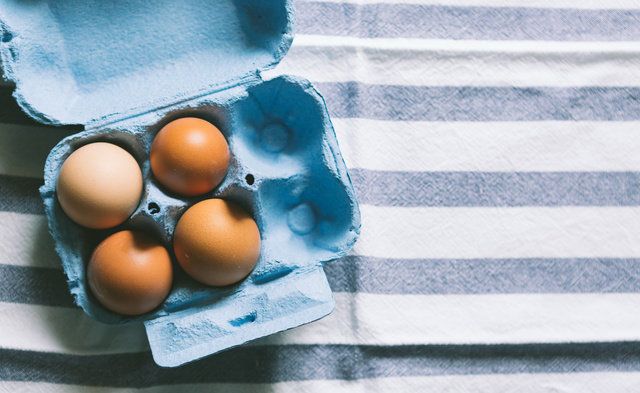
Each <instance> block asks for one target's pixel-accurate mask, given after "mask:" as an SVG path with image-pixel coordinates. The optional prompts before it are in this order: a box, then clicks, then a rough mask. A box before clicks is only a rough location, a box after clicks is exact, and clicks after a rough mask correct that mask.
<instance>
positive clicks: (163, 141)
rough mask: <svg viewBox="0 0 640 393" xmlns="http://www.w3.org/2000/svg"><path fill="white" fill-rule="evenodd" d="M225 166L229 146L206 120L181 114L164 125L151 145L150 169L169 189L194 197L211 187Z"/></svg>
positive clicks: (227, 160)
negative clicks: (180, 116) (178, 117)
mask: <svg viewBox="0 0 640 393" xmlns="http://www.w3.org/2000/svg"><path fill="white" fill-rule="evenodd" d="M228 168H229V146H228V145H227V141H226V139H225V138H224V135H222V133H221V132H220V130H219V129H218V128H217V127H216V126H214V125H213V124H211V123H209V122H208V121H206V120H202V119H198V118H195V117H185V118H182V119H178V120H174V121H172V122H171V123H169V124H167V125H166V126H164V127H163V128H162V129H161V130H160V132H158V135H156V137H155V139H154V141H153V144H152V146H151V170H152V171H153V175H154V176H155V177H156V179H158V181H159V182H160V183H161V184H162V185H163V186H165V187H166V188H167V189H169V190H170V191H173V192H175V193H178V194H181V195H185V196H196V195H201V194H204V193H207V192H209V191H211V190H213V189H214V188H215V187H217V186H218V184H220V182H222V180H223V179H224V177H225V175H226V174H227V170H228Z"/></svg>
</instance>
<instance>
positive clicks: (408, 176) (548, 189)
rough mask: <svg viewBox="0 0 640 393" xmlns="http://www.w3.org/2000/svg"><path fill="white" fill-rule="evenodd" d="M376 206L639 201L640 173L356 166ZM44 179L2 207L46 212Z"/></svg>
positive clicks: (10, 195)
mask: <svg viewBox="0 0 640 393" xmlns="http://www.w3.org/2000/svg"><path fill="white" fill-rule="evenodd" d="M350 175H351V179H352V180H353V184H354V186H355V189H356V194H357V195H358V199H359V201H360V203H364V204H369V205H376V206H398V207H400V206H447V207H457V206H637V205H640V172H595V173H594V172H568V173H558V172H542V173H539V172H538V173H536V172H390V171H370V170H365V169H357V168H354V169H351V171H350ZM39 183H40V181H37V180H34V179H29V178H22V177H9V176H1V175H0V211H12V212H18V213H27V214H42V213H43V209H42V201H41V200H40V197H39V194H38V186H39Z"/></svg>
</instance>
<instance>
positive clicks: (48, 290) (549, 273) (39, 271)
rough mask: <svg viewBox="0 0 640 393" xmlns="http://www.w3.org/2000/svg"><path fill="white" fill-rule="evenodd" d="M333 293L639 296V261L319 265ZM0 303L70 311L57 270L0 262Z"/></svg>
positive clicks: (366, 260) (346, 261)
mask: <svg viewBox="0 0 640 393" xmlns="http://www.w3.org/2000/svg"><path fill="white" fill-rule="evenodd" d="M325 271H326V273H327V277H328V279H329V284H330V285H331V288H332V289H333V291H334V292H350V293H355V292H360V293H377V294H421V295H427V294H428V295H433V294H499V293H588V292H595V293H616V292H618V293H622V292H628V293H630V292H640V259H637V258H635V259H615V258H600V259H577V258H576V259H571V258H567V259H561V258H560V259H540V258H531V259H471V260H469V259H461V260H450V259H447V260H438V259H435V260H434V259H382V258H372V257H364V256H355V255H354V256H349V257H345V258H342V259H341V260H338V261H334V262H332V263H329V264H327V265H326V266H325ZM0 301H1V302H8V303H26V304H37V305H43V306H59V307H74V305H73V299H72V298H71V295H70V294H69V292H68V289H67V285H66V283H65V277H64V275H63V274H62V271H61V270H60V269H58V268H32V267H25V266H15V265H2V264H0Z"/></svg>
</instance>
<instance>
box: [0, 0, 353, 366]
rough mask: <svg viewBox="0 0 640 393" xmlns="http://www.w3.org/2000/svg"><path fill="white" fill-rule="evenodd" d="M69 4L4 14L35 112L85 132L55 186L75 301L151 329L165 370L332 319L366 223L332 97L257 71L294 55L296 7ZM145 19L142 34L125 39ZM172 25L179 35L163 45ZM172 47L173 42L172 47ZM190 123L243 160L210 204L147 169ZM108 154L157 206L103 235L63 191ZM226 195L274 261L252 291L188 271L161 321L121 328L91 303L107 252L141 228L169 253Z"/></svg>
mask: <svg viewBox="0 0 640 393" xmlns="http://www.w3.org/2000/svg"><path fill="white" fill-rule="evenodd" d="M61 3H62V2H55V1H49V2H46V1H42V2H38V1H36V2H21V1H17V0H0V5H1V6H0V23H1V25H2V34H3V35H2V37H3V38H2V42H0V53H1V54H2V56H3V64H5V65H6V64H7V63H6V62H7V61H8V64H9V66H8V68H7V70H8V72H7V75H8V76H9V78H10V79H12V80H14V81H15V82H16V85H17V98H18V100H19V102H20V104H21V105H22V106H23V108H24V109H25V110H26V111H27V112H28V113H29V114H31V115H32V116H34V117H35V118H37V119H40V120H43V121H47V122H51V123H78V122H79V123H83V124H85V125H86V126H87V130H86V131H83V132H80V133H78V134H75V135H72V136H70V137H68V138H66V139H64V140H62V141H61V142H60V143H59V144H58V145H57V146H56V147H54V149H53V150H52V151H51V153H50V155H49V157H48V159H47V163H46V167H45V182H44V185H43V186H42V188H41V195H42V198H43V201H44V204H45V212H46V214H47V218H48V222H49V227H50V232H51V234H52V236H53V238H54V240H55V244H56V250H57V252H58V254H59V255H60V257H61V259H62V264H63V267H64V271H65V274H66V276H67V279H68V283H69V289H70V291H71V293H72V294H73V296H74V299H75V301H76V303H77V304H78V305H79V306H80V307H82V309H83V310H84V311H85V312H86V313H87V314H89V315H90V316H92V317H94V318H96V319H98V320H100V321H103V322H106V323H126V322H130V321H133V320H144V321H145V326H146V329H147V334H148V338H149V341H150V344H151V348H152V351H153V355H154V359H155V360H156V362H157V363H158V364H160V365H163V366H178V365H180V364H183V363H186V362H189V361H193V360H195V359H197V358H200V357H202V356H206V355H209V354H212V353H215V352H218V351H221V350H224V349H227V348H229V347H231V346H235V345H240V344H242V343H244V342H246V341H248V340H252V339H256V338H259V337H262V336H265V335H268V334H271V333H275V332H278V331H282V330H285V329H289V328H292V327H295V326H298V325H300V324H303V323H307V322H311V321H313V320H315V319H318V318H321V317H322V316H324V315H326V314H328V313H329V312H330V311H331V310H332V308H333V299H332V296H331V291H330V288H329V286H328V284H327V282H326V277H325V276H324V272H323V271H322V263H324V262H326V261H330V260H332V259H335V258H337V257H340V256H342V255H345V254H346V253H347V252H348V250H349V249H350V248H351V247H352V246H353V244H354V243H355V241H356V239H357V237H358V234H359V231H360V214H359V210H358V205H357V201H356V198H355V195H354V191H353V187H352V185H351V181H350V179H349V176H348V173H347V170H346V166H345V164H344V161H343V160H342V157H341V155H340V151H339V147H338V143H337V140H336V137H335V133H334V131H333V127H332V125H331V121H330V119H329V116H328V113H327V109H326V106H325V103H324V100H323V99H322V97H321V96H320V94H319V93H318V92H317V91H316V90H315V89H314V88H313V86H312V85H311V84H310V83H309V82H307V81H305V80H303V79H300V78H295V77H288V76H283V77H279V78H276V79H273V80H269V81H262V79H261V78H260V73H259V72H258V71H260V70H262V69H266V68H268V67H270V66H272V65H273V64H275V63H276V62H277V61H278V60H279V59H280V57H281V56H282V55H284V52H285V51H286V48H288V46H289V44H290V41H291V30H290V28H291V23H290V19H291V17H292V15H291V6H290V4H289V2H288V1H284V0H283V1H269V2H267V1H259V0H255V1H248V0H237V1H219V2H208V1H195V0H191V1H185V2H184V4H182V3H181V4H182V5H180V6H176V5H175V4H168V3H167V4H154V5H151V4H153V3H152V2H142V1H132V2H128V3H127V7H124V6H114V5H110V6H107V5H103V4H102V3H101V2H97V1H96V2H94V1H85V2H79V1H70V2H67V3H65V4H64V5H63V4H61ZM98 3H100V4H98ZM87 4H89V5H93V12H94V14H91V12H90V11H91V9H90V8H91V7H90V6H89V5H87ZM123 4H124V3H123ZM212 4H215V5H212ZM175 7H178V8H179V10H176V9H175ZM98 15H99V16H98ZM150 15H152V16H153V17H152V16H150ZM212 15H213V17H212ZM194 19H195V20H194ZM131 21H135V22H136V23H138V25H136V26H133V27H131V26H128V25H127V26H125V27H124V28H123V27H122V24H123V23H124V24H125V25H126V24H127V23H130V22H131ZM168 21H173V22H174V23H177V26H172V27H171V28H170V29H168V30H166V31H164V32H163V33H162V34H160V33H158V31H157V29H159V28H160V26H161V25H163V24H165V23H168ZM110 22H111V23H110ZM208 23H210V25H209V24H208ZM38 24H42V26H39V25H38ZM205 25H206V26H205ZM212 26H213V27H212ZM123 29H124V30H123ZM98 30H100V31H98ZM123 32H127V34H123ZM129 33H131V34H133V33H135V34H133V36H131V34H129ZM47 34H49V36H47ZM158 35H161V36H162V37H164V38H165V39H166V40H168V41H166V42H165V43H164V44H163V45H160V44H158V42H157V41H156V40H157V39H159V38H160V37H159V36H158ZM173 35H180V37H173ZM165 36H168V37H165ZM94 37H97V39H94ZM109 37H111V39H114V37H117V38H118V39H120V40H124V42H120V43H118V42H114V41H110V40H109ZM184 37H188V39H184ZM50 40H52V41H53V42H51V41H50ZM92 40H93V41H92ZM167 42H168V43H167ZM49 43H51V45H50V46H49V47H47V45H48V44H49ZM103 46H106V48H107V49H108V50H107V49H105V47H103ZM110 53H111V55H110ZM91 54H93V55H94V56H90V55H91ZM203 59H206V60H207V61H204V62H203V61H202V60H203ZM113 67H115V68H116V69H109V68H113ZM167 78H169V79H171V80H169V81H166V80H167ZM54 79H55V80H54ZM153 85H157V86H153ZM39 86H40V87H41V88H40V87H39ZM55 92H58V93H60V92H62V94H61V95H60V94H58V93H55ZM184 116H195V117H200V118H203V119H206V120H208V121H210V122H212V123H213V124H215V125H217V126H218V128H220V130H221V131H222V133H223V134H224V135H225V137H226V139H227V141H228V143H229V147H230V150H231V154H232V160H231V163H230V168H229V172H228V174H227V176H226V178H225V179H224V181H223V182H222V184H221V185H220V186H219V187H217V188H216V189H215V190H213V191H212V192H210V193H207V194H205V195H202V196H199V197H197V198H183V197H179V196H177V195H174V194H172V193H170V192H168V191H167V190H165V189H164V188H163V187H162V186H161V185H160V184H158V183H157V182H156V180H155V179H154V178H153V176H152V174H151V171H150V165H149V161H148V157H149V149H150V146H151V143H152V141H153V138H154V136H155V134H156V133H157V132H158V131H159V130H160V129H161V128H162V126H164V125H165V124H167V123H168V122H170V121H172V120H174V119H176V118H179V117H184ZM96 141H106V142H112V143H116V144H118V145H120V146H122V147H123V148H125V149H126V150H128V151H129V152H130V153H131V154H132V155H133V156H134V157H135V158H136V159H137V160H138V162H139V163H140V166H141V168H142V171H143V176H144V179H145V191H144V196H143V198H142V200H141V202H140V205H139V206H138V208H137V209H136V211H135V212H134V213H133V215H132V216H131V217H130V219H129V220H128V221H127V222H125V223H124V224H122V225H120V226H119V227H116V228H112V229H109V230H101V231H99V230H89V229H87V228H83V227H81V226H79V225H77V224H75V223H74V222H72V221H71V220H70V219H69V218H68V217H67V216H66V215H65V214H64V213H63V212H62V210H61V208H60V206H59V204H58V202H57V198H56V189H55V187H56V181H57V177H58V174H59V170H60V167H61V165H62V163H63V162H64V160H65V159H66V158H67V157H68V156H69V154H71V153H72V152H73V151H74V150H75V149H77V148H78V147H80V146H83V145H85V144H87V143H91V142H96ZM212 197H220V198H225V199H229V200H233V201H235V202H237V203H239V204H241V205H242V206H243V207H244V208H245V209H247V210H248V211H249V212H251V214H252V215H253V216H254V218H255V219H256V222H257V224H258V227H259V228H260V233H261V238H262V248H261V255H260V260H259V261H258V264H257V266H256V268H255V269H254V271H253V272H252V273H251V275H250V276H249V277H248V278H247V279H246V280H244V281H242V282H241V283H239V284H237V285H233V286H230V287H225V288H214V287H209V286H205V285H203V284H200V283H198V282H196V281H195V280H193V279H191V278H190V277H189V276H187V275H186V274H185V273H184V272H183V271H182V270H181V269H180V267H179V266H178V264H177V263H174V273H175V274H174V285H173V288H172V291H171V293H170V294H169V296H168V298H167V299H166V301H165V302H164V303H163V304H162V305H161V306H160V307H158V308H157V309H156V310H154V311H152V312H150V313H148V314H145V315H142V316H139V317H135V318H132V317H125V316H122V315H118V314H115V313H113V312H110V311H109V310H107V309H105V308H104V307H102V306H101V305H100V304H99V303H98V302H97V301H96V300H95V299H94V298H93V296H92V294H91V293H90V291H89V290H88V287H87V284H86V277H85V275H86V265H87V262H88V260H89V258H90V256H91V253H92V252H93V250H94V248H95V246H96V245H97V244H98V243H99V242H100V241H101V240H103V239H104V238H105V237H107V236H108V235H109V234H111V233H114V232H116V231H119V230H122V229H128V228H131V229H142V230H146V231H149V232H150V233H153V234H155V236H156V237H158V238H159V239H161V241H162V242H164V243H165V245H166V246H167V247H168V249H169V250H171V249H172V247H171V241H172V237H173V230H174V228H175V225H176V223H177V221H178V219H179V217H180V215H181V214H182V213H183V212H184V211H185V210H186V209H187V208H188V207H189V206H191V205H193V204H194V203H196V202H197V201H199V200H203V199H207V198H212Z"/></svg>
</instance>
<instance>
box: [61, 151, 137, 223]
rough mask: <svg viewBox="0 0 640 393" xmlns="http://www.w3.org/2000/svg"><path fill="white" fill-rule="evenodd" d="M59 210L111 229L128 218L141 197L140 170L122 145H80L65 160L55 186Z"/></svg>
mask: <svg viewBox="0 0 640 393" xmlns="http://www.w3.org/2000/svg"><path fill="white" fill-rule="evenodd" d="M56 193H57V196H58V201H59V202H60V206H61V207H62V210H64V212H65V213H66V214H67V216H69V218H71V219H72V220H73V221H75V222H76V223H78V224H80V225H82V226H85V227H88V228H93V229H105V228H112V227H115V226H117V225H119V224H122V223H123V222H124V221H126V220H127V218H129V216H130V215H131V213H133V211H134V210H135V208H136V207H137V206H138V203H139V202H140V197H141V196H142V172H141V170H140V166H139V165H138V163H137V161H136V160H135V158H133V156H132V155H131V154H129V153H128V152H127V151H126V150H124V149H123V148H121V147H119V146H117V145H114V144H112V143H106V142H96V143H90V144H88V145H85V146H82V147H81V148H79V149H78V150H76V151H74V152H73V153H71V155H70V156H69V157H68V158H67V159H66V160H65V161H64V164H63V165H62V169H61V170H60V175H59V176H58V181H57V185H56Z"/></svg>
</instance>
